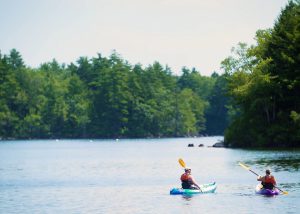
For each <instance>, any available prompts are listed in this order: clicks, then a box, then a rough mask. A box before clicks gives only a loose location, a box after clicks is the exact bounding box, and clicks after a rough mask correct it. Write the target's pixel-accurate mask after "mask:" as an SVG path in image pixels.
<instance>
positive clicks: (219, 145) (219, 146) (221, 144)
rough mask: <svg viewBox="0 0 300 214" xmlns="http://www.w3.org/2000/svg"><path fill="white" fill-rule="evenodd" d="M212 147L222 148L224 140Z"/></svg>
mask: <svg viewBox="0 0 300 214" xmlns="http://www.w3.org/2000/svg"><path fill="white" fill-rule="evenodd" d="M212 147H215V148H223V147H225V145H224V142H217V143H215V144H214V145H213V146H212Z"/></svg>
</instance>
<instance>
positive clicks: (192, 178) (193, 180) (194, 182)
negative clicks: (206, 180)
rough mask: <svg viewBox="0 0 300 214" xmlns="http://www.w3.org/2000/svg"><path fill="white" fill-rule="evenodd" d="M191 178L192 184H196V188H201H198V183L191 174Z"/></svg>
mask: <svg viewBox="0 0 300 214" xmlns="http://www.w3.org/2000/svg"><path fill="white" fill-rule="evenodd" d="M191 180H192V182H193V185H194V186H196V187H197V188H198V189H200V190H201V188H200V187H199V185H198V184H197V183H196V181H195V179H194V177H193V176H191Z"/></svg>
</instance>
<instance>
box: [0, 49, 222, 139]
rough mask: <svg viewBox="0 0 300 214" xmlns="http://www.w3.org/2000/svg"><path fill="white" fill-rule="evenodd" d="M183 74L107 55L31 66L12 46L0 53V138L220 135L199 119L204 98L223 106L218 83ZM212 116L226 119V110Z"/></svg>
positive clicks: (206, 104) (205, 103) (214, 79)
mask: <svg viewBox="0 0 300 214" xmlns="http://www.w3.org/2000/svg"><path fill="white" fill-rule="evenodd" d="M183 71H184V72H183V75H182V76H179V77H177V76H174V75H172V72H171V70H170V68H169V67H167V66H166V67H164V66H162V65H161V64H160V63H159V62H154V63H153V64H151V65H149V66H147V67H146V68H143V67H142V65H139V64H137V65H134V66H132V65H130V64H128V63H127V62H126V61H124V60H123V59H122V58H121V57H120V56H119V55H118V54H117V53H115V52H114V53H113V54H112V55H111V56H110V57H108V58H106V57H102V56H101V55H100V54H98V55H97V57H95V58H92V59H89V58H87V57H80V58H79V59H78V60H77V62H76V63H71V64H70V65H68V66H64V65H60V64H59V63H58V62H57V61H56V60H55V59H53V60H52V61H51V62H49V63H43V64H41V66H40V67H39V68H37V69H31V68H28V67H26V66H25V65H24V64H23V60H22V57H21V55H20V54H19V53H18V52H17V51H16V50H12V52H11V54H10V55H8V56H6V55H4V56H2V55H0V74H1V75H0V89H1V90H0V138H121V137H170V136H195V135H199V134H203V133H214V134H222V133H223V130H224V127H225V126H221V127H220V128H219V129H216V130H214V132H213V131H209V130H207V129H206V123H207V121H210V122H209V124H210V125H211V127H210V128H211V129H214V124H213V123H218V124H220V121H217V120H215V121H213V120H211V119H210V118H208V120H206V115H205V114H206V111H207V110H208V109H209V107H210V104H209V102H212V106H218V107H220V108H224V105H225V102H224V101H223V100H222V96H225V95H224V94H223V88H224V84H225V82H224V81H223V80H219V78H221V77H219V76H218V75H217V74H215V75H214V76H213V77H204V76H201V75H200V73H199V72H197V71H196V70H195V69H192V71H190V70H188V69H186V68H185V69H184V70H183ZM222 78H223V77H222ZM220 82H222V83H220ZM216 83H218V85H217V86H216ZM217 87H221V88H222V89H220V90H218V89H217ZM221 91H222V94H220V93H221ZM212 93H214V95H213V96H212ZM210 97H214V99H210ZM216 97H218V99H219V100H221V101H219V102H218V104H217V105H216V101H215V100H216ZM214 102H215V103H214ZM222 105H223V106H222ZM213 111H214V110H212V111H210V114H214V112H213ZM218 116H220V117H222V118H226V111H221V112H219V113H218ZM222 124H223V123H222Z"/></svg>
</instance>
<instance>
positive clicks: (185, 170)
mask: <svg viewBox="0 0 300 214" xmlns="http://www.w3.org/2000/svg"><path fill="white" fill-rule="evenodd" d="M191 171H192V169H191V168H189V167H186V168H185V169H184V172H186V173H191Z"/></svg>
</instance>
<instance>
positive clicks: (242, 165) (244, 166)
mask: <svg viewBox="0 0 300 214" xmlns="http://www.w3.org/2000/svg"><path fill="white" fill-rule="evenodd" d="M239 165H240V166H241V167H243V168H244V169H246V170H250V168H249V167H247V166H246V165H244V164H242V163H241V162H239Z"/></svg>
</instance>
